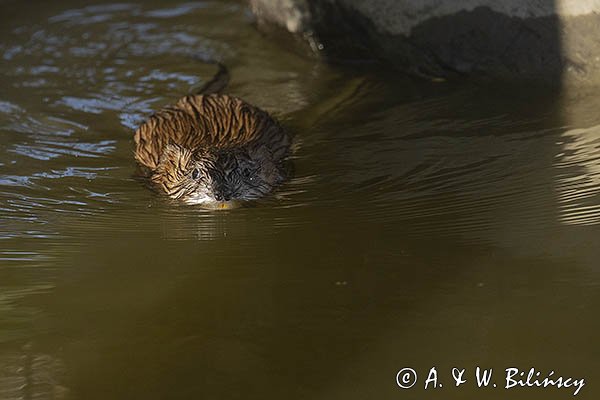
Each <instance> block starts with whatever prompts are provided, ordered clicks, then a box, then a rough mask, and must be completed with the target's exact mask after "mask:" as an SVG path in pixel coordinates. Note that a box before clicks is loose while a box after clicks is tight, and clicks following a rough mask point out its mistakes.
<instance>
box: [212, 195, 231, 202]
mask: <svg viewBox="0 0 600 400" xmlns="http://www.w3.org/2000/svg"><path fill="white" fill-rule="evenodd" d="M215 200H217V201H229V200H231V194H229V193H215Z"/></svg>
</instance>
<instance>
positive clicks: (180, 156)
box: [134, 94, 290, 197]
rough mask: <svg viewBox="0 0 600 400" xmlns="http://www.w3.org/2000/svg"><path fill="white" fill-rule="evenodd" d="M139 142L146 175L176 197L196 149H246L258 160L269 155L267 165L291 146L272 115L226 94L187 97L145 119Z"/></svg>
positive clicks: (138, 154) (138, 153) (139, 159)
mask: <svg viewBox="0 0 600 400" xmlns="http://www.w3.org/2000/svg"><path fill="white" fill-rule="evenodd" d="M134 141H135V159H136V160H137V162H138V163H139V164H140V166H141V167H142V172H143V174H144V175H146V176H149V177H150V178H151V181H152V182H153V183H154V184H155V185H157V186H159V187H160V188H161V189H162V191H164V192H166V194H168V195H170V196H172V197H177V196H173V194H174V193H173V192H174V191H175V189H174V187H175V186H176V183H177V182H178V181H180V180H181V179H182V176H180V175H181V174H182V173H183V171H185V170H186V167H187V164H188V163H189V162H190V159H191V158H192V155H193V154H194V153H196V152H202V151H212V152H223V151H228V150H231V151H235V150H236V149H237V150H239V149H241V150H243V151H244V152H247V153H248V154H251V155H253V156H252V157H253V158H254V157H258V160H259V161H260V159H261V157H262V155H266V154H268V157H266V158H268V159H269V160H270V161H269V162H268V163H267V162H265V167H266V168H267V169H268V168H269V167H268V165H272V164H273V162H275V163H276V164H277V163H279V162H280V161H282V160H283V159H284V158H285V156H286V155H287V152H288V149H289V145H290V139H289V137H288V135H287V134H286V133H285V132H284V130H283V129H282V128H281V126H280V125H279V124H278V123H277V122H276V121H275V120H274V119H273V118H271V117H270V116H269V114H267V113H266V112H264V111H262V110H260V109H258V108H257V107H254V106H252V105H250V104H248V103H246V102H244V101H243V100H241V99H239V98H236V97H233V96H227V95H221V94H205V95H189V96H186V97H183V98H182V99H180V100H179V101H178V102H177V103H175V104H174V105H172V106H169V107H165V108H164V109H162V110H160V111H158V112H156V113H155V114H154V115H152V116H151V117H150V118H149V119H148V120H147V121H146V122H145V123H143V124H142V125H141V126H140V127H139V128H138V129H137V130H136V132H135V135H134ZM173 145H176V149H177V151H175V152H173V148H174V147H175V146H173ZM170 156H171V157H170ZM266 158H265V160H266ZM267 174H268V173H267ZM273 176H275V173H273ZM274 180H275V178H274ZM274 184H276V182H273V185H274Z"/></svg>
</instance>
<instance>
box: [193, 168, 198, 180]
mask: <svg viewBox="0 0 600 400" xmlns="http://www.w3.org/2000/svg"><path fill="white" fill-rule="evenodd" d="M198 176H200V171H199V170H198V168H194V170H193V171H192V179H198Z"/></svg>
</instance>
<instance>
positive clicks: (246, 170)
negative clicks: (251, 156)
mask: <svg viewBox="0 0 600 400" xmlns="http://www.w3.org/2000/svg"><path fill="white" fill-rule="evenodd" d="M242 175H243V176H244V178H250V170H249V169H248V168H244V169H243V170H242Z"/></svg>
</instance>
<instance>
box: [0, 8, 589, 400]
mask: <svg viewBox="0 0 600 400" xmlns="http://www.w3.org/2000/svg"><path fill="white" fill-rule="evenodd" d="M251 22H252V21H251V17H250V14H249V13H248V11H247V10H246V8H245V5H244V3H240V2H233V1H219V2H216V1H215V2H188V3H178V2H170V1H147V2H144V3H143V4H141V3H140V4H132V3H100V2H96V3H90V5H88V6H86V5H85V4H84V3H82V2H79V1H77V2H76V1H54V2H41V1H29V2H25V1H10V0H9V1H6V0H5V1H1V2H0V137H1V140H0V399H2V400H12V399H234V398H240V399H242V398H243V399H248V398H257V399H365V398H373V399H396V398H407V399H413V398H414V399H421V398H440V399H442V398H443V399H463V398H486V399H487V398H494V399H500V398H501V399H506V398H519V399H548V398H561V399H562V398H565V399H566V398H570V397H572V394H573V391H574V389H573V388H569V389H565V388H563V389H557V388H554V387H549V388H546V389H536V388H526V389H517V388H512V389H505V388H504V383H505V382H504V378H503V377H504V375H505V373H504V370H505V368H509V367H516V368H521V369H522V370H523V371H529V369H530V368H532V367H533V368H536V371H539V372H541V378H540V379H543V378H544V377H546V376H547V375H548V373H549V371H550V370H554V371H555V375H556V376H559V375H560V376H564V377H565V378H566V377H569V376H571V377H574V378H585V386H584V387H583V389H582V390H581V391H580V393H579V394H578V397H579V398H598V396H599V395H600V389H599V387H600V386H599V385H600V375H599V374H598V359H599V357H600V346H599V341H598V337H599V335H598V334H599V328H600V323H599V321H598V309H599V305H600V298H599V293H600V267H599V265H600V263H599V262H598V259H599V258H600V250H599V248H598V239H599V237H600V236H599V235H600V125H599V124H600V116H599V115H598V109H600V98H599V97H598V96H594V93H591V94H590V95H586V94H583V93H582V92H581V91H570V92H569V91H565V92H562V93H557V92H555V91H552V90H549V89H545V88H539V87H537V88H533V87H528V86H526V85H518V84H515V85H493V84H491V83H484V82H479V83H468V82H462V83H460V84H459V83H436V84H427V83H422V82H421V83H418V82H411V81H410V80H408V79H405V78H402V77H399V76H397V75H391V76H390V75H381V74H379V73H376V72H372V73H368V74H359V73H351V72H348V71H343V70H340V69H338V68H335V67H328V66H326V65H323V64H320V63H318V62H316V61H314V60H311V59H308V58H305V57H303V56H301V55H298V54H295V53H294V52H291V51H288V50H287V49H286V48H284V47H282V46H279V45H276V44H274V43H273V42H272V41H270V40H268V39H267V38H265V37H263V36H262V35H261V34H259V33H258V32H257V31H256V30H255V29H254V28H253V26H252V24H251ZM190 55H203V56H215V57H218V58H221V59H223V60H225V62H226V63H227V64H228V65H229V67H230V69H231V73H232V76H233V81H232V85H231V87H230V90H231V92H232V93H234V94H236V95H238V96H241V97H243V98H245V99H246V100H248V101H250V102H252V103H254V104H256V105H258V106H261V107H263V108H265V109H267V110H269V111H270V112H272V113H273V114H275V115H276V116H278V118H280V119H281V120H282V122H283V123H284V125H285V126H286V127H287V128H288V129H290V130H291V131H292V132H293V133H294V134H295V137H296V145H295V147H296V148H297V149H296V152H295V155H294V163H295V177H294V179H293V180H292V181H291V182H289V183H288V184H286V185H285V186H284V187H282V188H281V190H280V191H279V192H278V193H277V194H276V196H273V197H272V198H270V199H267V200H265V201H264V202H263V203H261V204H259V205H258V206H256V207H251V208H244V209H238V210H232V211H225V212H207V211H202V210H198V209H197V208H194V207H188V206H181V205H176V204H171V203H169V202H166V201H164V200H163V199H161V198H160V197H158V196H156V195H155V194H153V193H152V192H150V191H148V190H147V189H146V188H145V187H144V186H143V185H141V184H140V183H139V182H138V181H136V180H135V179H134V177H133V173H134V170H135V164H134V161H133V157H132V140H131V139H132V130H133V129H134V128H135V127H136V126H137V125H138V124H139V123H140V122H141V121H142V120H143V119H144V117H145V116H147V115H149V114H150V113H151V112H152V110H154V109H157V108H159V107H161V106H163V105H165V104H167V103H169V102H172V101H174V100H176V99H177V98H178V97H179V96H181V95H182V94H185V93H187V92H188V91H189V90H190V88H191V87H193V86H194V85H198V84H201V83H202V82H203V81H205V80H206V79H209V78H210V76H211V74H212V73H213V69H212V68H211V67H210V66H207V65H203V64H200V63H197V62H194V61H191V58H190ZM433 366H435V367H436V368H437V370H438V373H439V382H441V383H442V384H443V387H442V388H438V389H432V388H431V387H430V388H429V389H428V390H425V389H424V382H425V379H426V375H427V372H428V371H429V369H430V368H431V367H433ZM477 366H481V367H482V368H493V369H494V375H493V376H494V382H497V383H498V387H497V388H496V389H493V388H491V387H488V388H480V389H478V388H477V385H476V383H475V382H474V370H475V367H477ZM405 367H412V368H414V369H415V370H416V371H417V372H418V374H419V381H418V383H417V385H416V386H415V387H413V388H412V389H410V390H402V389H400V388H399V387H398V385H397V384H396V373H397V372H398V371H399V370H400V369H402V368H405ZM453 367H457V368H466V370H467V371H466V373H465V377H466V378H467V383H465V384H464V385H462V386H460V387H459V388H456V387H455V385H454V381H453V379H452V376H451V374H450V371H451V369H452V368H453Z"/></svg>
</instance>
